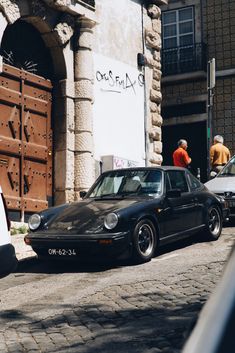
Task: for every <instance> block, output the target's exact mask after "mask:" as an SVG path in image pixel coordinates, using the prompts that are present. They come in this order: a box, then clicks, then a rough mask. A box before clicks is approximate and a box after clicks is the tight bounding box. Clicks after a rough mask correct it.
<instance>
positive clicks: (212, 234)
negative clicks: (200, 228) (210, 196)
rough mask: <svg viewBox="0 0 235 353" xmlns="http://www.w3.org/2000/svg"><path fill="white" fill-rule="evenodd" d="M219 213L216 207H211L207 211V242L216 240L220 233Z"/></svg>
mask: <svg viewBox="0 0 235 353" xmlns="http://www.w3.org/2000/svg"><path fill="white" fill-rule="evenodd" d="M222 223H223V221H222V216H221V211H220V210H219V208H218V207H216V206H211V207H210V208H209V209H208V211H207V225H206V235H207V238H208V239H209V240H217V239H218V238H219V236H220V234H221V231H222Z"/></svg>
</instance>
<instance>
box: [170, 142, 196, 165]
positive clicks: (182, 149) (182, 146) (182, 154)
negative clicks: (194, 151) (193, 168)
mask: <svg viewBox="0 0 235 353" xmlns="http://www.w3.org/2000/svg"><path fill="white" fill-rule="evenodd" d="M187 148H188V143H187V141H186V140H183V139H181V140H179V141H178V148H177V149H176V150H175V151H174V153H173V163H174V165H175V166H177V167H183V168H187V167H188V165H189V164H190V163H191V162H192V159H191V158H190V157H189V155H188V152H187V151H186V150H187Z"/></svg>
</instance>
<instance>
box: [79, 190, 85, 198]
mask: <svg viewBox="0 0 235 353" xmlns="http://www.w3.org/2000/svg"><path fill="white" fill-rule="evenodd" d="M86 194H87V192H86V191H80V192H79V195H80V197H81V199H83V198H84V197H85V196H86Z"/></svg>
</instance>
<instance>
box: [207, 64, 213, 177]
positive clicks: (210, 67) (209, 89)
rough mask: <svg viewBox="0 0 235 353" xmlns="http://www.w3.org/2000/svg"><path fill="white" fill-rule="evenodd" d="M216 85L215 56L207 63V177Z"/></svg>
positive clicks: (208, 174)
mask: <svg viewBox="0 0 235 353" xmlns="http://www.w3.org/2000/svg"><path fill="white" fill-rule="evenodd" d="M214 87H215V58H213V59H211V60H210V61H208V64H207V95H208V98H207V100H208V105H207V111H208V117H207V178H208V179H209V176H210V147H211V144H212V113H213V96H214Z"/></svg>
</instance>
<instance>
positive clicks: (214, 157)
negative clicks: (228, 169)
mask: <svg viewBox="0 0 235 353" xmlns="http://www.w3.org/2000/svg"><path fill="white" fill-rule="evenodd" d="M223 143H224V138H223V136H221V135H216V136H215V137H214V144H213V145H212V146H211V148H210V162H211V170H212V171H214V172H216V173H218V172H219V171H220V170H221V169H222V168H223V166H224V165H225V164H226V163H227V162H228V161H229V159H230V152H229V149H228V148H227V147H226V146H224V144H223Z"/></svg>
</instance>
